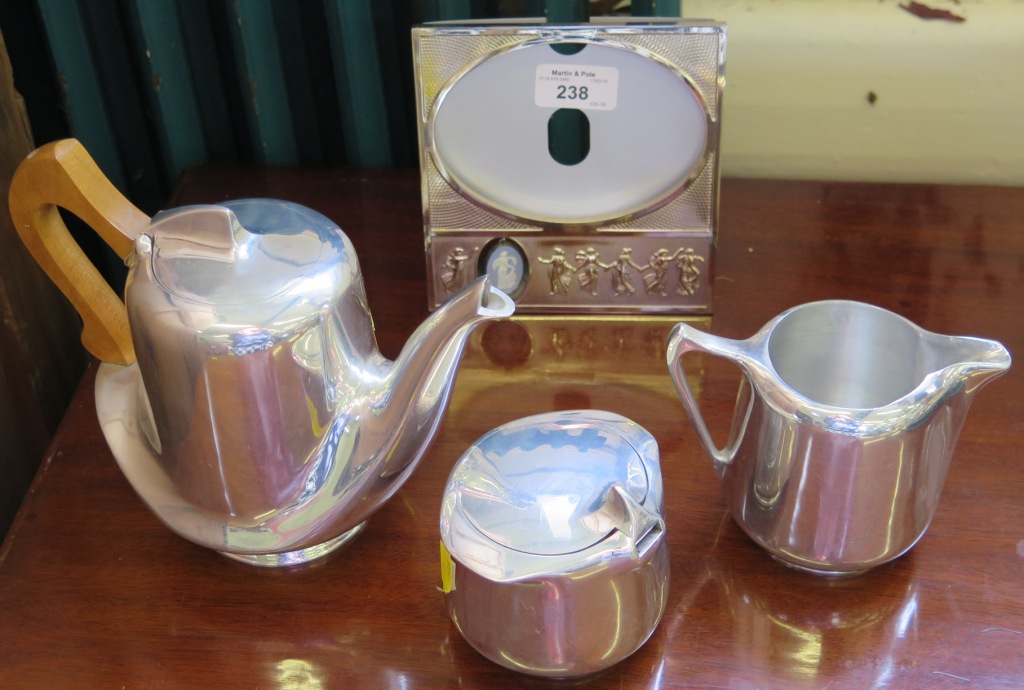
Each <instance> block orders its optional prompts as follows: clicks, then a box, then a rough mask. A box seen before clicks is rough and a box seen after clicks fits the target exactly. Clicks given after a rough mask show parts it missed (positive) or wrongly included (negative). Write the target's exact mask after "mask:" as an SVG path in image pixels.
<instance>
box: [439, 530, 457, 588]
mask: <svg viewBox="0 0 1024 690" xmlns="http://www.w3.org/2000/svg"><path fill="white" fill-rule="evenodd" d="M453 589H455V561H453V560H452V556H451V554H450V553H448V549H446V548H445V547H444V542H443V541H442V542H441V590H442V591H443V592H444V593H445V594H448V593H449V592H451V591H452V590H453Z"/></svg>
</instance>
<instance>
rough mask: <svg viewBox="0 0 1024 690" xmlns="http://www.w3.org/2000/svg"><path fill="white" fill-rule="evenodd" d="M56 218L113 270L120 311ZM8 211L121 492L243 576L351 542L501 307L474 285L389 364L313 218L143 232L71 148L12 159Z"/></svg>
mask: <svg viewBox="0 0 1024 690" xmlns="http://www.w3.org/2000/svg"><path fill="white" fill-rule="evenodd" d="M55 206H61V207H64V208H67V209H68V210H70V211H71V212H73V213H75V214H76V215H78V216H79V217H81V218H83V219H84V220H85V221H86V222H88V223H89V224H90V225H91V226H93V227H94V228H95V229H96V230H97V232H99V234H100V235H101V236H102V237H103V238H104V239H105V240H106V241H107V242H108V243H109V244H110V245H111V246H112V247H113V248H114V249H115V250H116V251H118V252H119V253H120V254H121V255H122V256H127V257H128V258H127V259H126V261H127V263H128V265H129V274H128V280H127V285H126V288H125V300H124V303H123V304H122V303H121V301H120V300H119V299H118V298H117V296H116V295H115V294H114V293H113V291H112V290H110V289H109V288H108V287H107V286H106V284H105V283H104V282H103V280H102V278H100V277H99V274H98V272H97V271H96V270H95V268H94V267H93V266H92V265H91V264H90V263H89V262H88V260H87V259H86V258H85V257H84V255H83V254H82V252H81V250H80V249H79V248H78V246H77V245H76V244H75V242H74V240H72V239H71V237H70V235H69V234H68V232H67V229H66V228H65V227H64V225H63V223H62V221H61V220H60V217H59V215H58V214H57V212H56V209H55ZM11 212H12V216H13V217H14V220H15V225H16V226H17V227H18V230H19V233H20V234H21V236H22V239H23V241H24V242H25V244H26V245H27V246H28V248H29V249H30V251H31V252H32V253H33V255H34V257H35V258H36V260H37V261H38V262H39V263H40V265H42V266H43V268H44V269H45V270H46V271H47V272H48V274H49V275H50V277H51V278H52V279H53V280H54V282H55V283H57V285H58V286H59V287H61V289H62V290H63V291H64V293H65V294H66V295H68V297H69V298H70V299H71V301H72V302H73V303H74V304H75V306H76V308H77V309H78V311H79V313H80V314H81V315H82V318H83V321H84V330H83V338H82V339H83V343H85V345H86V346H87V348H88V349H89V350H90V351H91V352H92V353H93V354H94V355H96V356H97V357H98V358H99V359H101V360H103V363H102V364H101V365H100V368H99V371H98V373H97V378H96V404H97V412H98V415H99V418H100V424H101V426H102V429H103V433H104V436H105V437H106V440H107V443H108V444H109V445H110V448H111V450H112V451H113V453H114V456H115V458H116V459H117V461H118V463H119V465H120V466H121V469H122V470H123V471H124V473H125V475H126V476H127V478H128V480H129V481H130V482H131V484H132V486H133V487H134V489H135V491H136V492H137V493H138V494H139V496H140V497H141V498H142V499H143V501H145V503H146V504H147V505H148V506H149V507H150V508H151V509H152V510H153V512H154V513H155V514H156V515H157V516H158V517H159V518H160V519H161V520H162V521H163V522H164V523H165V524H166V525H167V526H168V527H170V528H171V529H172V530H174V531H175V532H177V533H178V534H180V535H181V536H182V537H184V538H186V539H189V540H191V541H193V542H195V543H197V544H200V545H203V546H206V547H209V548H211V549H215V550H217V551H220V552H222V553H224V554H225V555H228V556H230V557H232V558H235V559H237V560H240V561H243V562H247V563H251V564H255V565H264V566H282V565H290V564H297V563H303V562H306V561H309V560H312V559H314V558H317V557H320V556H323V555H325V554H327V553H329V552H331V551H332V550H334V549H336V548H338V547H339V546H340V545H341V544H343V543H345V542H346V541H348V540H349V539H350V538H351V537H352V536H354V535H355V534H356V533H358V532H359V531H360V530H361V528H362V527H363V525H364V524H365V521H366V520H367V518H368V517H369V515H370V514H371V513H373V512H374V511H375V510H376V509H377V508H379V507H380V506H381V504H382V503H383V502H384V501H386V500H387V499H388V498H389V497H390V496H391V495H392V494H394V493H395V491H397V490H398V488H399V487H400V486H401V485H402V484H403V482H404V481H405V480H406V479H407V478H408V477H409V475H410V474H411V473H412V472H413V470H414V469H415V467H416V465H417V463H418V461H419V460H420V458H421V457H422V456H423V454H424V453H425V452H426V450H427V448H428V447H429V445H430V443H431V441H432V439H433V436H434V433H435V431H436V430H437V428H438V425H439V424H440V421H441V417H442V415H443V414H444V412H445V410H446V408H447V404H448V400H449V397H450V393H451V388H452V384H453V382H454V378H455V373H456V368H457V365H458V362H459V359H460V357H461V354H462V350H463V346H464V344H465V342H466V338H467V336H468V335H469V333H470V331H471V330H472V328H473V327H474V326H475V325H476V324H478V323H479V322H481V321H483V320H486V319H495V318H501V317H507V316H509V315H511V314H512V312H513V311H514V303H513V302H512V300H511V299H510V298H509V297H508V296H507V295H505V294H504V293H502V292H501V291H499V290H497V289H495V288H494V287H492V286H491V285H490V284H489V283H488V279H487V277H486V276H485V277H483V278H480V279H478V280H477V281H475V282H473V283H471V284H470V285H469V286H467V287H466V288H464V289H463V290H462V291H461V292H460V293H458V294H456V295H455V296H454V297H453V298H452V299H451V300H449V301H448V302H447V303H446V304H445V305H444V306H443V307H442V308H441V309H439V310H438V311H436V312H435V313H434V314H432V315H431V316H430V317H429V318H428V319H427V320H426V322H424V323H423V324H422V325H421V326H420V327H419V328H418V329H417V330H416V331H415V332H414V333H413V335H412V336H411V338H410V340H409V342H408V343H407V345H406V346H405V348H404V350H403V351H402V353H401V354H400V356H399V357H398V359H397V360H396V361H394V362H391V361H388V360H387V359H385V358H384V357H383V356H382V355H381V354H380V353H379V352H378V350H377V344H376V339H375V337H374V332H373V322H372V320H371V317H370V313H369V310H368V308H367V302H366V296H365V293H364V290H363V282H362V276H361V274H360V270H359V264H358V262H357V260H356V255H355V251H354V249H353V247H352V244H351V242H350V241H349V239H348V237H346V236H345V234H344V233H343V232H342V231H341V230H340V229H339V228H338V227H337V225H335V224H334V223H333V222H331V221H330V220H328V219H327V218H326V217H324V216H322V215H320V214H319V213H317V212H315V211H313V210H311V209H308V208H305V207H302V206H299V205H297V204H293V203H289V202H285V201H275V200H269V199H249V200H241V201H231V202H226V203H223V204H219V205H205V206H189V207H184V208H179V209H173V210H170V211H166V212H162V213H160V214H157V216H155V217H154V218H153V219H152V221H150V219H149V218H147V217H146V216H145V214H143V213H141V212H140V211H138V210H137V209H135V208H134V207H133V206H132V205H131V204H130V203H129V202H128V201H127V200H126V199H124V198H123V197H122V196H121V195H120V194H119V193H118V192H117V191H116V190H115V189H114V187H113V186H112V185H111V184H110V183H109V182H108V181H107V180H106V179H105V178H104V177H103V175H102V173H101V172H100V171H99V169H98V168H97V167H96V165H95V163H94V162H93V161H92V159H91V158H90V157H89V156H88V154H87V153H86V152H85V150H84V148H82V146H81V144H79V143H78V142H77V141H74V140H65V141H61V142H56V143H54V144H50V145H48V146H45V147H43V148H41V149H39V150H38V151H36V152H35V153H33V154H32V155H30V156H29V158H27V159H26V161H25V162H24V163H22V165H21V167H20V168H19V169H18V171H17V173H16V174H15V178H14V180H13V181H12V185H11Z"/></svg>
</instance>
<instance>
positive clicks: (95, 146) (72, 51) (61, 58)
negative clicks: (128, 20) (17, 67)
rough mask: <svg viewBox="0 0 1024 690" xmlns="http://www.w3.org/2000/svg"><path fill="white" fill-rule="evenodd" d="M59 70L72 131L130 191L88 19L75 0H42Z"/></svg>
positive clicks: (113, 178)
mask: <svg viewBox="0 0 1024 690" xmlns="http://www.w3.org/2000/svg"><path fill="white" fill-rule="evenodd" d="M38 6H39V14H40V16H41V17H42V20H43V25H44V26H45V28H46V34H47V38H48V40H49V43H50V53H51V54H52V55H53V62H54V66H55V67H56V70H57V78H58V80H59V81H60V83H59V87H60V89H61V91H62V95H63V98H64V104H65V107H66V108H67V112H68V120H69V121H70V123H71V132H72V134H73V135H74V136H75V137H76V138H77V139H78V140H79V141H81V142H82V144H83V145H84V146H85V148H86V150H88V151H89V153H90V154H91V155H92V157H93V158H94V159H95V160H96V163H97V164H98V165H99V166H100V169H102V170H103V173H104V174H105V175H106V176H107V177H108V178H110V180H111V181H112V182H113V183H114V186H116V187H117V188H118V189H120V190H122V191H126V189H127V188H126V185H125V175H124V172H123V171H122V168H121V160H120V157H119V156H118V153H117V139H116V137H115V136H114V130H113V128H112V126H111V123H110V117H109V115H108V113H107V109H106V105H105V104H104V102H103V98H102V93H103V92H102V89H101V88H100V79H99V75H98V73H97V69H96V63H95V61H94V60H93V56H92V52H91V51H90V49H89V41H88V37H87V35H86V33H85V22H84V20H83V17H82V14H81V12H80V10H79V7H78V3H77V2H75V0H39V5H38Z"/></svg>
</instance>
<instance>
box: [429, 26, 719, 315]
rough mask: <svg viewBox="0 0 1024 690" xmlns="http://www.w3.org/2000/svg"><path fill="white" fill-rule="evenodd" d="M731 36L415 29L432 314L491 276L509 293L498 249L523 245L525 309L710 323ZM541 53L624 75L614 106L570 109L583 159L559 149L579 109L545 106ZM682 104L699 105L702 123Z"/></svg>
mask: <svg viewBox="0 0 1024 690" xmlns="http://www.w3.org/2000/svg"><path fill="white" fill-rule="evenodd" d="M726 33H727V32H726V27H725V26H724V25H722V24H719V23H715V22H700V21H690V20H680V19H678V18H677V19H660V20H659V19H651V20H646V19H645V20H644V23H635V24H625V25H619V26H616V25H612V24H608V23H599V22H595V23H591V24H581V25H566V26H559V25H548V24H545V23H543V20H541V21H540V22H531V20H522V21H521V23H520V24H519V25H517V24H516V23H499V24H494V23H492V22H484V23H480V22H476V23H474V22H459V23H443V22H442V23H435V24H430V25H427V26H423V27H417V28H415V29H413V53H414V66H415V70H416V74H415V77H416V79H415V82H416V102H417V112H418V119H419V140H420V169H421V178H422V185H421V187H422V188H421V191H422V198H423V209H424V232H425V239H426V250H427V257H426V258H427V283H428V285H427V287H428V305H429V306H430V307H431V308H433V307H435V306H436V305H438V304H440V303H441V302H443V301H444V299H445V298H446V297H447V295H449V294H451V293H452V292H453V291H454V290H457V289H459V288H460V287H461V285H462V284H464V281H467V280H471V279H472V278H473V277H475V276H477V275H482V274H483V273H485V272H489V273H490V274H491V276H492V279H494V281H495V283H497V282H498V276H500V275H501V270H502V265H504V264H503V263H501V262H499V263H497V264H496V263H494V262H493V261H492V259H493V258H494V255H493V253H492V252H491V251H490V250H491V249H492V248H493V247H494V243H495V242H498V241H506V242H510V241H512V242H515V243H517V244H518V245H519V246H520V247H521V251H520V252H519V253H518V254H519V255H518V256H516V258H517V259H518V260H519V263H520V264H521V265H522V267H523V270H522V271H520V272H519V273H518V275H521V276H522V279H521V281H520V282H518V283H517V284H516V285H515V287H514V288H511V289H510V290H509V292H512V293H514V298H515V301H516V304H517V308H518V310H519V312H520V313H526V312H538V313H543V312H567V313H576V312H585V313H709V312H710V311H711V305H712V285H713V280H712V272H713V269H714V247H715V237H716V232H717V218H718V189H719V172H718V170H719V165H718V150H719V141H720V133H721V116H722V111H721V108H722V90H723V87H724V84H725V49H726ZM557 44H576V45H577V46H583V47H584V49H583V50H582V51H581V52H579V53H574V54H560V53H558V52H556V51H555V50H552V49H551V47H552V46H556V45H557ZM527 54H531V55H533V56H534V57H536V59H537V60H539V61H540V62H541V63H542V64H545V65H547V63H549V62H550V63H553V64H557V65H564V66H565V67H566V68H567V69H568V68H580V67H582V66H588V67H596V68H598V69H606V68H609V67H611V66H612V64H613V63H615V64H616V65H618V66H617V69H618V70H619V84H620V85H621V91H620V92H619V96H620V97H621V100H620V101H618V102H617V103H616V105H615V106H614V107H613V108H610V109H596V110H595V109H592V108H590V104H581V103H576V104H575V105H574V104H573V103H568V102H567V109H569V110H576V111H577V112H581V113H582V112H584V111H586V112H588V113H589V114H587V115H586V119H587V121H588V122H589V125H588V132H589V133H588V135H587V136H588V137H589V139H588V142H589V148H588V149H587V150H588V153H587V154H585V155H584V156H583V158H582V159H581V160H580V161H578V162H576V163H575V164H572V165H566V164H563V163H562V162H561V161H558V159H557V158H556V157H555V156H554V154H553V153H552V152H551V147H550V144H551V139H550V137H551V136H552V135H551V131H552V130H550V129H549V126H550V118H551V116H552V114H553V113H554V112H556V111H561V110H565V109H566V108H557V109H556V108H555V107H552V106H551V104H549V103H545V102H543V99H541V101H540V102H539V104H538V100H537V95H536V90H535V89H536V83H537V82H536V75H535V72H534V70H535V68H536V67H537V65H533V63H529V60H527V59H526V56H527ZM531 59H532V58H531ZM620 61H622V64H619V62H620ZM520 63H522V64H520ZM527 63H529V64H527ZM627 63H628V64H627ZM499 65H500V66H501V69H500V70H499ZM629 65H632V66H629ZM506 72H507V73H506ZM499 73H500V75H501V76H500V78H498V75H499ZM513 73H514V74H513ZM655 76H657V79H656V78H655ZM648 77H651V79H652V81H650V82H648V81H647V79H648ZM662 80H663V82H664V83H661V81H662ZM655 82H658V83H657V84H655ZM460 92H463V93H461V97H460V98H453V96H458V95H459V93H460ZM677 92H678V93H677ZM658 94H661V95H662V96H663V97H664V98H661V100H660V101H659V100H658V99H659V96H658ZM669 94H675V95H677V96H680V98H681V99H682V100H683V101H686V102H689V101H692V102H693V104H696V105H694V108H695V109H697V110H699V111H701V116H700V118H699V123H698V122H696V121H695V120H693V119H692V118H690V117H689V116H688V115H687V116H685V117H684V115H685V114H686V113H689V109H688V108H682V109H680V108H675V107H669V106H670V103H669V101H670V99H669V98H668V95H669ZM681 94H687V95H686V97H685V98H682V96H681ZM649 99H652V100H654V101H658V103H651V104H650V105H648V104H647V101H648V100H649ZM672 103H675V101H674V100H672ZM659 104H660V105H664V106H665V108H661V109H660V110H659V107H655V106H658V105H659ZM663 111H664V112H663ZM666 113H670V114H671V116H667V115H666ZM659 118H663V119H659ZM447 119H450V120H451V121H450V122H447V124H445V121H446V120H447ZM656 121H657V122H664V123H665V124H664V126H658V125H656V123H655V122H656ZM688 123H689V124H688ZM698 124H699V126H698ZM445 132H449V134H448V135H445ZM623 132H629V133H630V134H629V136H628V137H626V138H625V139H624V138H623V137H624V135H623ZM623 149H625V151H624V150H623ZM460 152H461V153H460ZM467 152H468V154H467ZM687 152H690V153H694V154H695V158H694V159H693V160H692V161H691V159H690V157H689V155H690V154H689V153H687ZM456 154H457V155H456ZM464 154H465V155H464ZM691 162H692V165H691V164H690V163H691ZM460 169H461V172H460ZM657 171H663V172H664V175H661V174H658V173H657ZM669 171H671V172H669ZM644 180H646V182H644ZM655 181H657V182H658V184H655V183H654V182H655ZM613 200H618V201H613ZM602 209H603V210H602ZM555 257H558V258H555ZM499 287H500V286H499Z"/></svg>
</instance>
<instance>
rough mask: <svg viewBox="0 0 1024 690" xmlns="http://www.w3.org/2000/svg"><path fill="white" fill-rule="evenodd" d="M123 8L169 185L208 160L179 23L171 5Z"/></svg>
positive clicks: (156, 0) (140, 0) (156, 2)
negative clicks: (188, 168) (186, 170)
mask: <svg viewBox="0 0 1024 690" xmlns="http://www.w3.org/2000/svg"><path fill="white" fill-rule="evenodd" d="M128 5H129V16H130V19H131V23H132V26H131V29H132V31H133V33H134V34H135V37H136V51H137V55H136V59H137V61H138V63H139V64H140V65H141V67H142V69H143V70H144V80H143V84H142V88H143V91H144V93H145V95H146V97H147V98H148V100H149V105H150V108H151V110H152V113H153V118H154V120H155V123H156V125H157V126H156V131H157V139H158V143H159V146H160V152H161V154H162V159H163V160H162V162H163V168H164V174H165V175H166V177H167V180H168V181H169V182H171V183H173V182H174V181H175V180H177V179H178V176H179V175H180V174H181V172H182V171H183V170H184V169H185V168H187V167H189V166H191V165H196V164H199V163H202V162H204V161H205V160H206V159H207V150H206V142H205V139H204V137H203V127H202V123H201V120H200V113H199V105H198V103H197V101H196V91H195V88H194V85H193V83H192V75H191V70H190V69H189V63H188V55H187V52H186V49H185V41H184V35H183V32H182V27H181V22H180V21H179V17H178V13H177V11H176V9H175V5H173V4H171V3H167V2H164V1H163V0H132V2H130V3H128Z"/></svg>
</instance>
